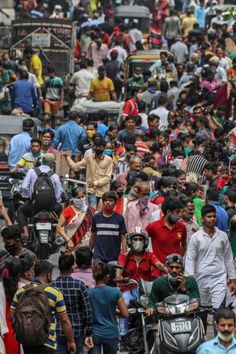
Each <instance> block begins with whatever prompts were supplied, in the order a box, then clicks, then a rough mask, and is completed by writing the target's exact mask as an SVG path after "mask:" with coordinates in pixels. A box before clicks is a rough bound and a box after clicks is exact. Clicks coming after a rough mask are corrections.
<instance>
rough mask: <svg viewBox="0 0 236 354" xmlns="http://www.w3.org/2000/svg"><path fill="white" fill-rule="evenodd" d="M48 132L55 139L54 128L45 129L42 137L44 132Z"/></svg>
mask: <svg viewBox="0 0 236 354" xmlns="http://www.w3.org/2000/svg"><path fill="white" fill-rule="evenodd" d="M48 133H49V134H50V135H51V139H52V140H53V139H54V136H55V134H54V132H53V130H52V129H50V128H48V129H45V130H44V131H43V132H42V137H43V136H44V134H48Z"/></svg>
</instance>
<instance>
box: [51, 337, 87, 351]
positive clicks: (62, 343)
mask: <svg viewBox="0 0 236 354" xmlns="http://www.w3.org/2000/svg"><path fill="white" fill-rule="evenodd" d="M75 344H76V349H77V351H76V354H86V352H85V350H84V336H81V337H77V338H76V337H75ZM55 354H70V352H69V351H68V350H67V341H66V339H63V338H57V350H56V353H55Z"/></svg>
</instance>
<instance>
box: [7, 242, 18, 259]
mask: <svg viewBox="0 0 236 354" xmlns="http://www.w3.org/2000/svg"><path fill="white" fill-rule="evenodd" d="M5 249H6V251H7V252H8V253H10V255H11V256H15V255H16V252H17V245H15V244H13V245H9V246H5Z"/></svg>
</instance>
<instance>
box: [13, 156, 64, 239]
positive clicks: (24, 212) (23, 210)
mask: <svg viewBox="0 0 236 354" xmlns="http://www.w3.org/2000/svg"><path fill="white" fill-rule="evenodd" d="M55 159H56V158H55V155H53V154H51V153H46V154H45V155H44V156H43V159H42V165H41V166H39V167H38V169H39V170H40V172H41V173H45V174H48V175H49V173H50V172H53V167H54V164H55ZM37 178H38V174H37V172H36V169H35V168H31V169H30V170H29V171H28V173H27V175H26V176H25V179H24V182H23V184H22V190H23V192H22V197H23V198H26V199H28V200H27V201H26V202H25V204H24V205H22V206H21V207H20V208H19V209H18V215H17V221H18V224H19V226H20V228H21V229H22V231H23V236H24V237H29V230H28V227H27V218H28V217H31V216H32V215H33V214H34V213H35V210H37V205H34V203H33V194H34V185H35V182H36V180H37ZM50 179H51V181H52V185H53V189H54V193H55V203H54V205H53V204H51V203H48V204H49V205H48V211H54V212H55V213H56V214H57V215H59V214H60V213H61V211H62V206H61V204H60V202H61V193H62V186H61V182H60V179H59V177H58V175H57V174H56V173H52V174H51V176H50ZM44 210H45V209H44Z"/></svg>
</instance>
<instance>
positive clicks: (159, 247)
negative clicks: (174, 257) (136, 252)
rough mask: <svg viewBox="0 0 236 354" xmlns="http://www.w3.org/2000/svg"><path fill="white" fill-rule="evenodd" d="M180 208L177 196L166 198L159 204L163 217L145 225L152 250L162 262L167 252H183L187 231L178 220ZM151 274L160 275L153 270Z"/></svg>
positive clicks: (180, 204)
mask: <svg viewBox="0 0 236 354" xmlns="http://www.w3.org/2000/svg"><path fill="white" fill-rule="evenodd" d="M182 208H183V205H182V203H181V202H180V201H179V200H178V199H177V198H175V197H169V198H166V199H165V201H164V202H163V203H162V205H161V210H162V213H163V217H162V218H161V219H160V220H158V221H154V222H152V223H151V224H149V225H148V226H147V227H146V231H147V233H148V235H149V237H151V240H152V248H153V252H154V254H155V255H156V256H157V258H159V259H160V261H161V262H163V263H164V262H165V260H166V257H167V256H168V255H169V254H172V253H178V254H181V255H183V254H184V251H185V247H186V238H187V231H186V227H185V225H184V224H183V222H181V221H180V219H181V212H182ZM153 275H155V276H160V273H158V272H157V271H156V270H155V272H154V274H153Z"/></svg>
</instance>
